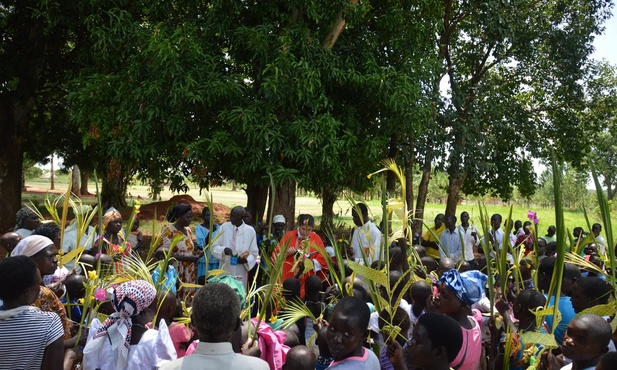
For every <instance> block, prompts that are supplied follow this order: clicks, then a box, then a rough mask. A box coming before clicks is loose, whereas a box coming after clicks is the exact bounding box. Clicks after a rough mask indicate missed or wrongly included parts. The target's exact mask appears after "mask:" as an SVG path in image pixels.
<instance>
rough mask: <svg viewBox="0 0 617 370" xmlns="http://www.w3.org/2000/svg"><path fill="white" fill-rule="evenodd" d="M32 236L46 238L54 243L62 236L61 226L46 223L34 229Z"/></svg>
mask: <svg viewBox="0 0 617 370" xmlns="http://www.w3.org/2000/svg"><path fill="white" fill-rule="evenodd" d="M32 235H41V236H45V237H47V238H49V239H50V240H52V241H53V240H55V239H56V238H57V237H58V236H59V235H60V226H58V224H57V223H55V222H45V223H43V224H41V225H40V226H39V227H37V228H36V229H34V231H33V232H32Z"/></svg>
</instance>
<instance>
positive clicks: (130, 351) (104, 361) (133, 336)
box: [83, 280, 176, 370]
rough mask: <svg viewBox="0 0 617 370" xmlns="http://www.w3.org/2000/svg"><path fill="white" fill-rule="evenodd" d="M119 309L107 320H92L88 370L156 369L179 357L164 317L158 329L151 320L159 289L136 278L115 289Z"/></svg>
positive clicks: (86, 358)
mask: <svg viewBox="0 0 617 370" xmlns="http://www.w3.org/2000/svg"><path fill="white" fill-rule="evenodd" d="M112 304H113V306H114V309H115V310H116V312H115V313H113V314H111V315H110V316H109V317H108V318H107V320H105V322H103V323H101V322H100V321H99V320H98V319H94V320H92V324H91V327H90V333H89V337H88V342H87V344H86V347H85V348H84V361H83V366H84V367H83V368H84V370H95V369H98V370H114V369H117V370H123V369H131V370H133V369H135V370H152V369H158V368H159V367H160V366H161V365H162V364H164V363H166V362H168V361H172V360H175V359H176V350H175V348H174V345H173V343H172V341H171V337H170V336H169V330H168V328H167V325H166V324H165V322H164V321H161V323H160V324H159V328H158V330H154V329H148V328H147V326H146V325H147V324H148V323H149V322H150V321H151V320H152V318H153V317H154V314H155V313H156V309H157V304H156V289H154V286H152V284H150V283H148V282H146V281H143V280H133V281H128V282H126V283H123V284H120V285H118V286H117V287H116V288H115V289H114V293H113V298H112Z"/></svg>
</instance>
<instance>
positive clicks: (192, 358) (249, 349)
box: [160, 283, 270, 370]
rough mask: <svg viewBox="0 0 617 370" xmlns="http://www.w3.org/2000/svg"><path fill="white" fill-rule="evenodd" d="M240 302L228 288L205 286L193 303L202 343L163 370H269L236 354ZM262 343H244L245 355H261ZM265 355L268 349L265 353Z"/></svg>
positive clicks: (193, 315)
mask: <svg viewBox="0 0 617 370" xmlns="http://www.w3.org/2000/svg"><path fill="white" fill-rule="evenodd" d="M240 309H241V308H240V299H239V298H238V296H237V295H236V293H235V292H234V291H233V290H232V289H231V288H230V287H229V286H227V285H225V284H220V283H218V284H217V283H214V284H206V285H205V286H204V287H203V288H201V289H199V291H197V294H195V299H194V300H193V311H192V315H191V318H192V323H193V326H194V327H195V329H196V330H197V333H198V336H199V339H200V340H199V343H197V349H196V350H195V352H193V353H192V354H190V355H188V356H184V357H182V358H180V359H177V360H175V361H171V362H168V363H166V364H163V366H161V368H160V369H161V370H197V369H199V370H235V369H251V370H269V369H270V366H269V365H268V363H267V362H265V361H264V360H261V359H259V358H257V357H252V356H245V355H243V354H239V353H234V350H233V348H232V346H231V336H232V332H233V331H234V330H237V329H238V328H239V327H240V325H241V321H240ZM258 342H259V341H254V342H250V344H248V342H247V343H245V344H244V345H243V346H242V353H254V354H258V353H259V345H258ZM262 350H263V351H265V348H264V349H262Z"/></svg>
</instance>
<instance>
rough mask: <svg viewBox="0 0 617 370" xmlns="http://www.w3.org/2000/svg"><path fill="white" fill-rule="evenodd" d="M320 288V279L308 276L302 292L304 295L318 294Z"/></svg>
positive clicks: (315, 276)
mask: <svg viewBox="0 0 617 370" xmlns="http://www.w3.org/2000/svg"><path fill="white" fill-rule="evenodd" d="M321 288H322V283H321V279H320V278H319V276H317V275H312V276H309V277H308V278H306V280H304V292H305V293H306V295H311V294H319V291H320V290H321Z"/></svg>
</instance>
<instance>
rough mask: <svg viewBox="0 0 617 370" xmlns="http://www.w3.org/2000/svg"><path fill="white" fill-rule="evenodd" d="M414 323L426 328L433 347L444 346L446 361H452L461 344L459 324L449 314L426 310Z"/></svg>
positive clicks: (461, 333) (461, 332) (461, 336)
mask: <svg viewBox="0 0 617 370" xmlns="http://www.w3.org/2000/svg"><path fill="white" fill-rule="evenodd" d="M416 325H419V326H422V327H423V328H424V329H426V333H427V336H428V339H429V340H430V341H431V345H432V347H433V348H439V347H444V349H445V350H446V354H447V356H448V362H452V361H454V359H455V358H456V356H457V355H458V353H459V351H460V350H461V347H462V346H463V330H462V329H461V325H460V324H459V323H458V322H457V321H456V320H454V319H453V318H451V317H450V316H447V315H444V314H441V313H432V312H427V313H425V314H423V315H421V316H420V318H418V323H417V324H416Z"/></svg>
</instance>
